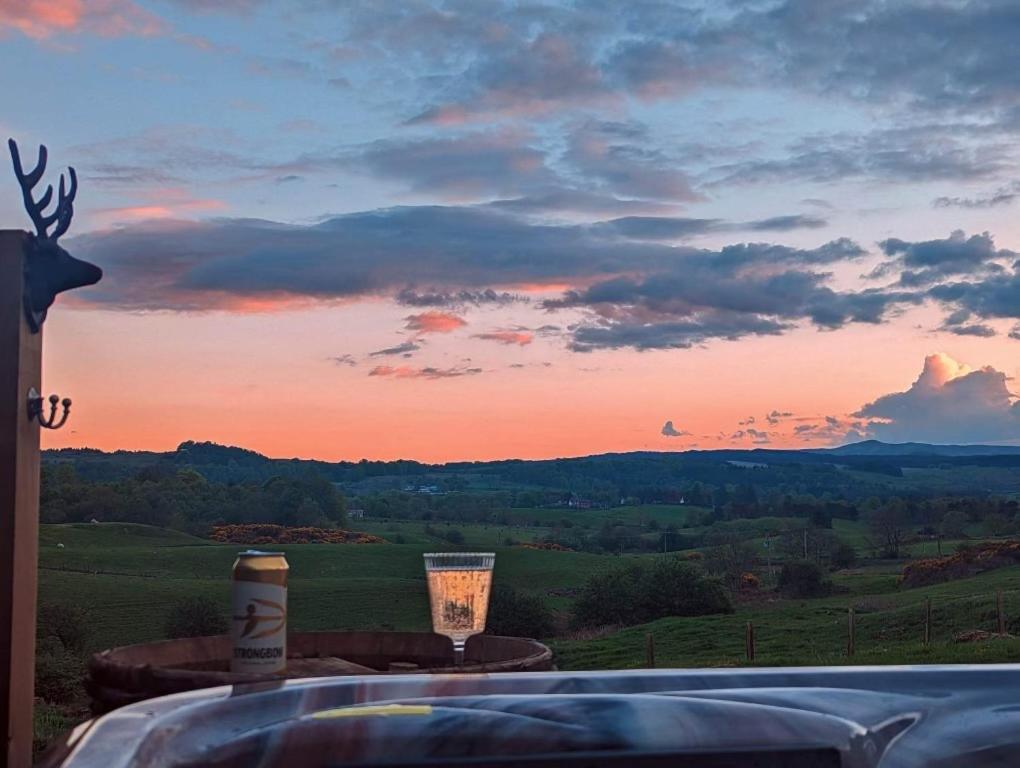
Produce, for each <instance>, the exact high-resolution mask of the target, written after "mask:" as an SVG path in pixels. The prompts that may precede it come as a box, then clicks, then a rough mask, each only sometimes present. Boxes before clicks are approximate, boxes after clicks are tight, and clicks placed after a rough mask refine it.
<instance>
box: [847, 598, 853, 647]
mask: <svg viewBox="0 0 1020 768" xmlns="http://www.w3.org/2000/svg"><path fill="white" fill-rule="evenodd" d="M846 655H847V656H853V655H854V609H853V606H850V610H849V611H848V612H847V619H846Z"/></svg>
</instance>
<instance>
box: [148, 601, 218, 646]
mask: <svg viewBox="0 0 1020 768" xmlns="http://www.w3.org/2000/svg"><path fill="white" fill-rule="evenodd" d="M227 630H228V625H227V620H226V619H225V618H223V613H222V611H221V610H220V604H219V603H218V602H216V601H215V600H211V599H209V598H208V597H187V598H185V599H183V600H181V601H179V602H177V603H176V604H175V605H174V606H173V607H171V608H170V613H169V615H168V616H167V618H166V624H165V625H164V628H163V633H164V634H165V635H166V636H167V637H168V638H170V639H176V638H179V637H206V636H208V635H224V634H226V633H227Z"/></svg>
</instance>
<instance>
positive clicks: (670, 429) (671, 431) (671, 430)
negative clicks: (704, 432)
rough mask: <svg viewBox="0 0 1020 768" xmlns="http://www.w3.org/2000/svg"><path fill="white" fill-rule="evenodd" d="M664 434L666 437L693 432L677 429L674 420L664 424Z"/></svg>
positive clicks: (680, 435) (681, 435) (683, 435)
mask: <svg viewBox="0 0 1020 768" xmlns="http://www.w3.org/2000/svg"><path fill="white" fill-rule="evenodd" d="M662 434H663V435H665V436H666V437H685V436H686V435H689V434H691V433H690V432H688V431H686V430H683V429H677V428H676V427H674V426H673V422H672V421H667V422H666V423H665V424H663V425H662Z"/></svg>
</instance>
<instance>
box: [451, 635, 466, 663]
mask: <svg viewBox="0 0 1020 768" xmlns="http://www.w3.org/2000/svg"><path fill="white" fill-rule="evenodd" d="M464 642H465V641H464V640H454V641H453V666H455V667H460V666H463V665H464Z"/></svg>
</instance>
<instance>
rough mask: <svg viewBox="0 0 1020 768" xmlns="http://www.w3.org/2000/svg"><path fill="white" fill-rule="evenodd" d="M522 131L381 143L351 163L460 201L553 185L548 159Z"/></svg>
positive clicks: (366, 149) (414, 186)
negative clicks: (531, 143)
mask: <svg viewBox="0 0 1020 768" xmlns="http://www.w3.org/2000/svg"><path fill="white" fill-rule="evenodd" d="M530 138H531V137H530V136H529V135H528V134H526V133H522V132H520V131H503V132H499V133H474V134H467V135H461V136H456V137H453V138H429V139H418V140H414V141H390V140H387V141H377V142H375V143H373V144H370V145H368V146H367V147H365V148H363V149H362V150H361V151H360V154H359V155H358V157H357V158H356V159H354V160H352V161H351V165H352V166H353V167H355V168H363V169H364V170H366V171H368V172H370V173H372V174H373V175H375V176H377V177H380V178H387V179H396V180H399V181H405V182H407V183H408V184H409V186H410V188H411V190H413V191H417V192H430V193H438V194H441V195H444V196H446V197H452V198H457V199H464V198H478V197H487V196H492V195H506V194H515V193H520V192H522V191H526V190H529V189H538V188H541V187H545V186H549V185H550V184H552V183H553V182H554V180H555V176H554V174H553V173H552V172H551V171H550V170H549V169H548V168H547V167H546V164H545V154H544V152H543V151H541V150H540V149H535V148H533V147H531V146H529V145H528V142H529V139H530Z"/></svg>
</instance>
